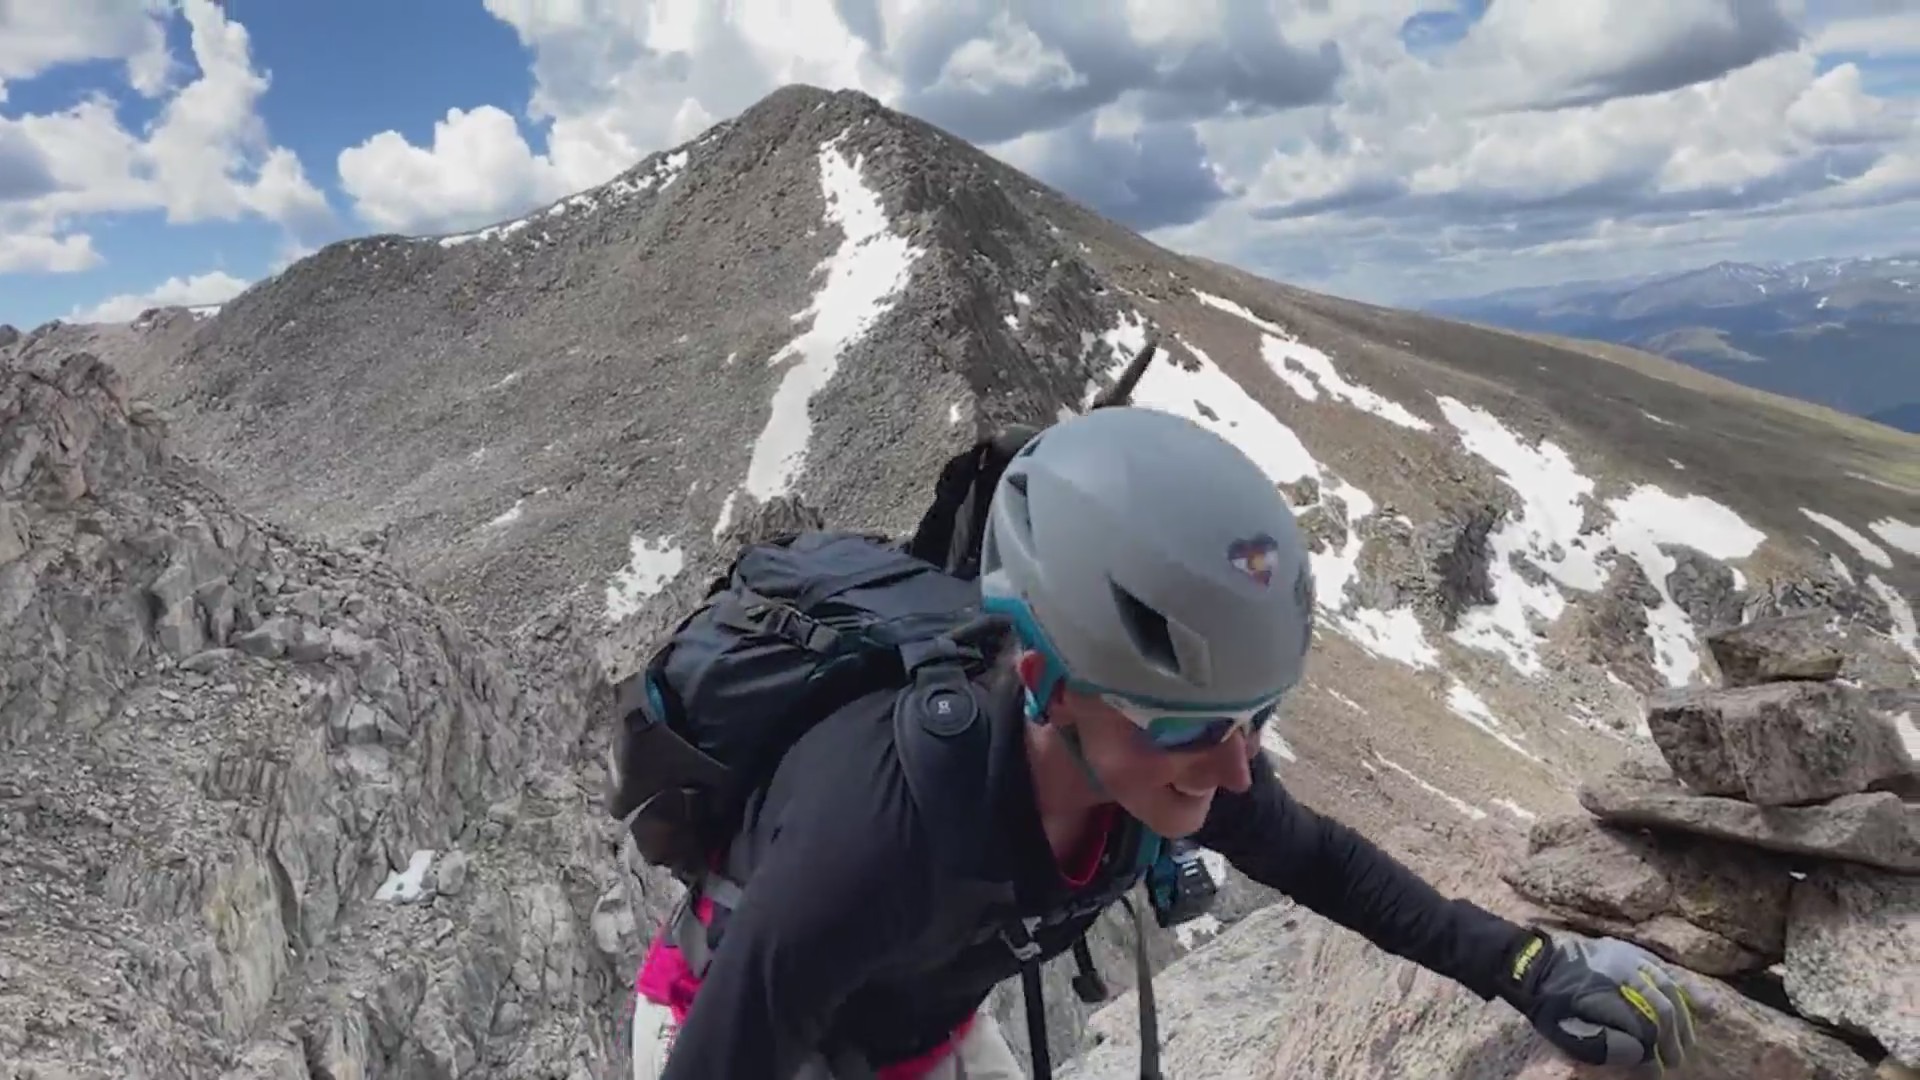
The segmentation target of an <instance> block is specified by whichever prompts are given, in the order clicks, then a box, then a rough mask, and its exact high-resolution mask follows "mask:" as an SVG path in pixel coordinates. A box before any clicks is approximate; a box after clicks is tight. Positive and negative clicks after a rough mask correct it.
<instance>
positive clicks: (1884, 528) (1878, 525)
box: [1867, 517, 1920, 558]
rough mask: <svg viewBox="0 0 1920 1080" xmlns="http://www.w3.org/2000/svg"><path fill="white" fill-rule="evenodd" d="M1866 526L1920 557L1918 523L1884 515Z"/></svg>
mask: <svg viewBox="0 0 1920 1080" xmlns="http://www.w3.org/2000/svg"><path fill="white" fill-rule="evenodd" d="M1867 528H1869V529H1871V530H1873V534H1874V535H1875V536H1878V537H1879V538H1880V539H1882V540H1885V541H1886V542H1887V543H1889V544H1892V545H1893V546H1894V547H1897V548H1899V549H1900V550H1901V551H1904V552H1906V553H1907V554H1909V555H1912V556H1913V557H1915V558H1920V525H1912V524H1908V523H1907V522H1904V521H1901V520H1900V519H1899V518H1895V517H1884V518H1881V519H1880V520H1878V521H1875V522H1871V523H1869V524H1868V525H1867Z"/></svg>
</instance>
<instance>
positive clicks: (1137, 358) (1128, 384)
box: [1087, 337, 1159, 412]
mask: <svg viewBox="0 0 1920 1080" xmlns="http://www.w3.org/2000/svg"><path fill="white" fill-rule="evenodd" d="M1157 348H1159V344H1158V343H1157V342H1155V341H1154V339H1153V338H1151V337H1149V338H1147V343H1146V344H1144V345H1142V346H1140V351H1139V352H1137V353H1135V354H1133V359H1132V360H1129V361H1127V366H1126V369H1125V370H1123V371H1122V372H1120V377H1119V378H1118V379H1115V380H1114V383H1113V385H1112V386H1110V387H1108V388H1107V389H1106V390H1104V391H1102V392H1101V394H1100V395H1099V396H1098V397H1096V398H1094V399H1093V404H1091V405H1089V406H1087V409H1088V411H1089V412H1091V411H1092V410H1094V409H1106V408H1111V407H1113V406H1115V405H1128V404H1131V403H1132V401H1133V389H1134V387H1136V386H1139V385H1140V377H1141V376H1142V375H1145V374H1146V373H1147V365H1148V364H1151V363H1152V362H1153V352H1154V350H1155V349H1157Z"/></svg>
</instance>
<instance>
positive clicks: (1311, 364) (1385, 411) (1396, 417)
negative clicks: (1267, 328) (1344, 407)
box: [1260, 336, 1433, 431]
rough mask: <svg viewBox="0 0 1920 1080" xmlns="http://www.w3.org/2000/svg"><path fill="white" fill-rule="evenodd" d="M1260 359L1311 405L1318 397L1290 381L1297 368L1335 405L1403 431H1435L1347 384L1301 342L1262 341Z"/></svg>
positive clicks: (1394, 404) (1376, 396)
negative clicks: (1372, 417) (1377, 419)
mask: <svg viewBox="0 0 1920 1080" xmlns="http://www.w3.org/2000/svg"><path fill="white" fill-rule="evenodd" d="M1260 357H1261V359H1263V360H1265V361H1266V362H1267V366H1268V367H1270V368H1272V369H1273V370H1274V372H1275V373H1276V374H1278V375H1279V376H1280V377H1281V378H1283V379H1286V380H1287V385H1289V386H1292V387H1293V388H1294V391H1295V392H1296V393H1300V396H1301V397H1303V398H1306V399H1308V400H1309V401H1311V400H1313V399H1314V397H1315V395H1314V394H1311V393H1305V392H1301V390H1300V383H1299V382H1298V381H1296V380H1295V379H1294V378H1291V377H1290V376H1291V375H1292V373H1293V369H1294V368H1296V367H1297V368H1299V369H1300V370H1302V371H1304V372H1305V373H1306V374H1307V375H1310V376H1312V378H1313V382H1317V383H1319V384H1320V386H1321V388H1323V389H1324V390H1326V392H1327V396H1329V397H1331V398H1333V399H1334V400H1336V401H1344V402H1346V403H1347V404H1349V405H1351V406H1353V407H1354V408H1356V409H1359V410H1361V411H1363V412H1370V413H1372V414H1373V415H1375V416H1378V417H1380V418H1381V419H1382V420H1386V421H1388V422H1389V423H1394V424H1398V425H1400V426H1401V427H1404V428H1412V429H1413V430H1415V431H1432V430H1433V425H1432V424H1430V423H1428V422H1427V421H1425V420H1422V419H1420V418H1419V417H1417V416H1415V415H1413V414H1412V413H1410V412H1408V411H1407V409H1406V407H1405V406H1404V405H1401V404H1400V403H1399V402H1397V401H1389V400H1387V399H1386V398H1384V397H1382V396H1380V395H1379V394H1377V393H1374V392H1373V391H1372V390H1369V389H1367V388H1366V387H1364V386H1360V385H1358V384H1355V383H1352V382H1348V381H1347V379H1346V378H1345V377H1344V376H1342V375H1341V374H1340V373H1339V372H1338V371H1337V370H1335V369H1334V366H1333V361H1332V360H1330V359H1328V358H1327V354H1326V353H1323V352H1321V351H1320V350H1319V349H1316V348H1313V347H1312V346H1310V345H1306V344H1304V343H1302V342H1300V341H1294V340H1282V339H1280V338H1276V337H1271V336H1266V337H1262V338H1261V339H1260ZM1311 387H1312V384H1311V383H1309V384H1308V388H1309V389H1311Z"/></svg>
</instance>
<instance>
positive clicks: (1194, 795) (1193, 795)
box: [1167, 784, 1213, 799]
mask: <svg viewBox="0 0 1920 1080" xmlns="http://www.w3.org/2000/svg"><path fill="white" fill-rule="evenodd" d="M1167 786H1168V787H1170V788H1172V789H1173V790H1175V791H1177V792H1179V793H1180V794H1182V795H1185V796H1186V797H1187V798H1189V799H1206V798H1211V797H1212V796H1213V789H1212V788H1207V789H1206V790H1204V791H1194V790H1192V789H1191V788H1187V787H1184V786H1182V785H1180V784H1168V785H1167Z"/></svg>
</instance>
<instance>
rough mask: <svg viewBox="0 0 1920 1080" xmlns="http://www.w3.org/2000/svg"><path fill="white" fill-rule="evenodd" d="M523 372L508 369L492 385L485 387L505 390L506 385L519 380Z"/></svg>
mask: <svg viewBox="0 0 1920 1080" xmlns="http://www.w3.org/2000/svg"><path fill="white" fill-rule="evenodd" d="M525 374H526V373H525V372H522V371H510V372H508V373H507V374H506V375H504V376H502V377H501V379H500V381H499V382H496V383H494V384H493V385H491V386H489V387H487V389H489V390H505V389H506V388H507V387H509V386H512V385H513V384H514V383H517V382H519V381H520V378H521V376H523V375H525Z"/></svg>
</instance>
